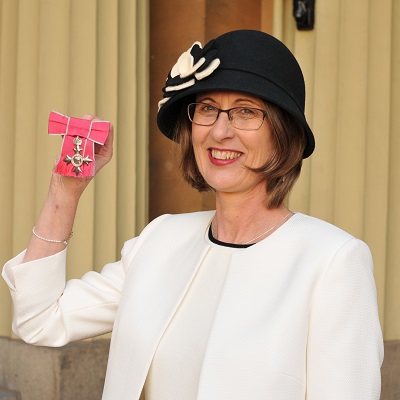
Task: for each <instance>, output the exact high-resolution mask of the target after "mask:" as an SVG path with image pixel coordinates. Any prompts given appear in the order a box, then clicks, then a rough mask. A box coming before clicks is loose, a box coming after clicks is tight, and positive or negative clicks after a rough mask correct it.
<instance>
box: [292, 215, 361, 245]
mask: <svg viewBox="0 0 400 400" xmlns="http://www.w3.org/2000/svg"><path fill="white" fill-rule="evenodd" d="M292 219H293V221H292V222H293V226H292V232H293V234H294V235H297V236H302V237H304V238H305V239H313V240H315V241H317V242H320V241H327V240H330V241H333V243H336V242H337V243H343V242H347V241H348V240H352V239H356V238H355V237H354V236H353V235H351V234H350V233H348V232H346V231H344V230H343V229H341V228H339V227H337V226H335V225H333V224H331V223H329V222H326V221H324V220H322V219H319V218H315V217H312V216H309V215H306V214H302V213H296V214H295V215H294V217H293V218H292Z"/></svg>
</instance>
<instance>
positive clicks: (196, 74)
mask: <svg viewBox="0 0 400 400" xmlns="http://www.w3.org/2000/svg"><path fill="white" fill-rule="evenodd" d="M216 56H217V49H216V46H215V42H214V41H213V40H212V41H210V42H209V43H207V45H206V46H205V47H204V49H203V48H202V47H201V43H200V42H195V43H194V44H193V45H192V47H191V48H190V49H189V50H187V51H185V52H184V53H183V54H181V56H180V57H179V58H178V61H177V62H176V64H175V65H174V66H173V67H172V69H171V71H170V73H169V74H168V78H167V82H166V84H165V86H164V88H163V92H164V98H163V99H162V100H160V101H159V102H158V109H160V108H161V107H162V105H163V104H165V103H166V102H167V101H168V100H169V99H170V98H171V97H172V96H173V95H175V94H176V93H177V92H179V91H180V90H182V89H186V88H188V87H190V86H193V85H194V84H195V83H196V81H199V80H201V79H204V78H205V77H207V76H209V75H211V74H212V73H213V72H214V71H215V69H216V68H217V67H218V66H219V64H220V60H219V58H217V57H216Z"/></svg>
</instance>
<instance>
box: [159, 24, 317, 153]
mask: <svg viewBox="0 0 400 400" xmlns="http://www.w3.org/2000/svg"><path fill="white" fill-rule="evenodd" d="M212 90H233V91H239V92H244V93H248V94H251V95H253V96H257V97H260V98H262V99H264V100H267V101H269V102H271V103H274V104H276V105H278V106H279V107H281V108H283V109H284V110H286V111H287V112H289V113H290V114H291V115H292V116H293V117H294V118H295V119H296V120H297V121H299V122H300V123H301V124H302V125H303V126H304V128H305V130H306V133H307V144H306V147H305V150H304V154H303V158H307V157H309V156H310V155H311V154H312V152H313V151H314V147H315V143H314V136H313V133H312V131H311V129H310V127H309V126H308V123H307V121H306V118H305V116H304V106H305V84H304V77H303V74H302V72H301V69H300V66H299V64H298V62H297V61H296V59H295V57H294V56H293V54H292V53H291V52H290V50H289V49H288V48H287V47H286V46H285V45H284V44H283V43H282V42H280V41H279V40H278V39H276V38H274V37H273V36H271V35H268V34H267V33H264V32H260V31H253V30H239V31H233V32H228V33H225V34H223V35H221V36H219V37H218V38H216V39H214V40H211V41H210V42H208V43H207V44H206V45H205V46H204V48H202V47H201V44H200V43H199V42H196V43H194V44H193V46H192V47H191V48H190V49H189V50H188V51H186V52H185V53H183V54H182V55H181V56H180V57H179V59H178V62H177V63H176V64H175V65H174V66H173V68H172V70H171V71H170V72H169V74H168V79H167V82H166V85H165V87H164V88H163V92H164V97H163V99H162V100H161V101H160V102H159V103H158V105H159V111H158V115H157V124H158V127H159V129H160V130H161V132H162V133H163V134H164V135H165V136H167V137H168V138H169V139H172V138H173V133H174V128H175V125H176V121H177V118H178V116H179V115H180V110H181V107H182V105H183V104H184V103H185V102H186V101H187V100H188V97H189V96H190V97H189V98H194V96H195V94H197V93H200V92H208V91H212Z"/></svg>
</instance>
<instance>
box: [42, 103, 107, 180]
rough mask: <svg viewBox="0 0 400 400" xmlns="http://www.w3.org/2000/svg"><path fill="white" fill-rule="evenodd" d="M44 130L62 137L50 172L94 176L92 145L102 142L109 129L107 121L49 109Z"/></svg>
mask: <svg viewBox="0 0 400 400" xmlns="http://www.w3.org/2000/svg"><path fill="white" fill-rule="evenodd" d="M48 132H49V135H63V136H64V137H63V142H62V146H61V154H60V158H59V159H58V161H57V164H56V166H55V169H54V172H56V173H57V174H60V175H64V176H74V177H78V178H84V177H87V176H93V175H94V172H95V165H94V144H95V143H98V144H100V145H104V143H105V141H106V139H107V136H108V133H109V132H110V123H109V122H108V121H89V120H87V119H81V118H74V117H67V116H66V115H62V114H60V113H58V112H55V111H52V112H51V113H50V116H49V128H48Z"/></svg>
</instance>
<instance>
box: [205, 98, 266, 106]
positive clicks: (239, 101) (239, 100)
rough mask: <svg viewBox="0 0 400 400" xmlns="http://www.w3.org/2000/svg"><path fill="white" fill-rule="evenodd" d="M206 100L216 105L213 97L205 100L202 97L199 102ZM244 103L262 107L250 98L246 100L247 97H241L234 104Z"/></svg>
mask: <svg viewBox="0 0 400 400" xmlns="http://www.w3.org/2000/svg"><path fill="white" fill-rule="evenodd" d="M204 100H208V101H211V102H213V103H216V101H215V100H214V99H213V98H212V97H204V98H201V97H200V99H199V100H198V101H200V102H202V101H204ZM243 101H247V102H249V103H251V104H253V105H255V106H256V107H260V104H258V103H256V102H255V101H253V100H251V99H249V98H246V97H243V98H242V97H240V98H238V99H236V100H235V101H234V102H233V103H234V104H238V103H241V102H243Z"/></svg>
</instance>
